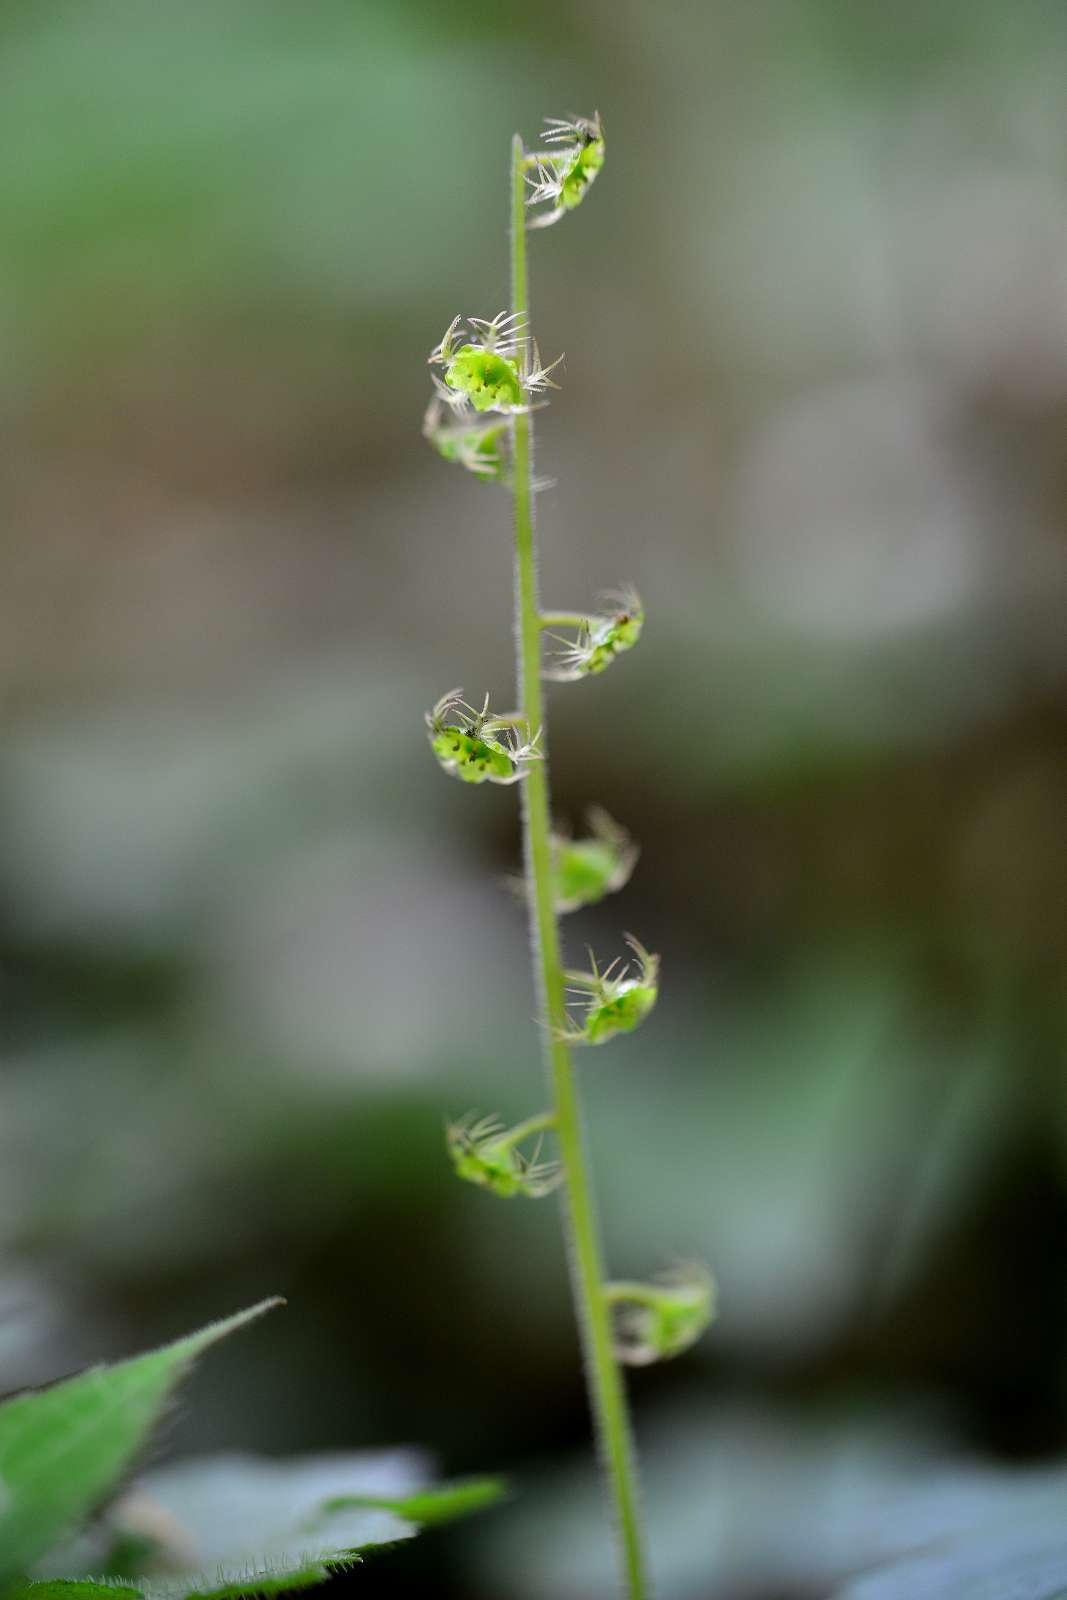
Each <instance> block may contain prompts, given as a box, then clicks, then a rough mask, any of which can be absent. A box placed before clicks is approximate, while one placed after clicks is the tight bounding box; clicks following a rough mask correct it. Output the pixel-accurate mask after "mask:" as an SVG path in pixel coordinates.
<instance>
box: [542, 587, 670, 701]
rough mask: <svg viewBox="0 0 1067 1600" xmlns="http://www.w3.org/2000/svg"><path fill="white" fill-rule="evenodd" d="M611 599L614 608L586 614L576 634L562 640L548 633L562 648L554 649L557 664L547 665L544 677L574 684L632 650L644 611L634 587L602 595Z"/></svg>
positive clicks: (603, 668) (605, 668)
mask: <svg viewBox="0 0 1067 1600" xmlns="http://www.w3.org/2000/svg"><path fill="white" fill-rule="evenodd" d="M603 598H604V599H605V600H613V601H615V603H616V609H615V610H614V611H613V612H611V613H610V614H608V615H606V616H590V617H586V618H585V619H584V620H583V622H582V624H581V626H580V627H579V628H578V634H577V637H576V638H574V639H565V638H562V637H560V635H558V634H552V635H550V637H551V638H553V639H556V640H557V642H558V643H560V644H562V645H563V646H564V648H563V649H562V650H559V651H557V652H556V659H557V661H558V662H559V666H557V667H547V668H546V669H545V674H544V675H545V677H546V678H550V679H552V680H553V681H554V682H556V683H574V682H575V681H576V680H577V679H578V678H589V677H593V676H595V675H596V674H597V673H599V672H605V671H606V670H607V668H608V667H610V666H611V663H612V662H613V661H614V660H615V658H616V656H620V655H623V654H625V652H626V651H627V650H632V649H633V647H634V645H635V644H636V643H637V641H638V639H640V637H641V630H642V628H643V627H644V625H645V612H644V607H643V606H642V604H641V596H640V595H639V594H638V593H637V590H636V589H631V588H627V589H620V590H617V591H613V592H611V593H609V594H606V595H604V596H603Z"/></svg>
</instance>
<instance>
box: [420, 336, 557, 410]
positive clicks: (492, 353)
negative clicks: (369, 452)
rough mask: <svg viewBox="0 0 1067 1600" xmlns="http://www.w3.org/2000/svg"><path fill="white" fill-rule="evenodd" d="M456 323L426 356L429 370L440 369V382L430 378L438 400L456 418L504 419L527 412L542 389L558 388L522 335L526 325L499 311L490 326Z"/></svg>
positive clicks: (533, 346)
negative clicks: (489, 414) (486, 415)
mask: <svg viewBox="0 0 1067 1600" xmlns="http://www.w3.org/2000/svg"><path fill="white" fill-rule="evenodd" d="M467 322H468V323H469V327H467V326H464V322H463V318H462V317H456V318H454V319H453V321H452V323H451V324H450V326H449V327H448V329H447V330H446V332H445V335H444V338H443V339H442V340H441V341H440V343H439V344H438V345H436V346H435V348H434V349H433V350H431V352H430V357H429V360H430V365H431V366H439V367H443V368H444V382H441V380H440V379H438V378H436V377H435V378H434V388H435V390H436V395H437V399H438V400H440V401H441V402H443V404H445V405H447V406H448V407H450V409H451V410H452V411H453V412H454V413H455V415H456V416H457V417H460V418H462V417H465V416H467V415H469V412H470V409H471V408H472V407H473V409H474V410H475V411H477V412H485V411H502V412H504V413H506V414H508V415H511V414H514V413H515V412H521V411H529V410H530V409H531V406H532V405H533V403H534V401H535V400H536V399H537V397H538V396H539V395H541V394H542V393H543V392H544V391H545V390H546V389H555V388H558V385H557V384H556V383H554V382H553V381H552V378H551V376H550V374H551V373H552V372H553V371H554V369H555V368H556V367H557V366H558V365H559V362H560V361H562V359H563V357H562V356H560V357H559V358H558V359H557V360H556V361H553V362H552V363H551V364H550V365H549V366H547V367H546V366H544V365H543V364H542V362H541V356H540V352H539V351H538V348H537V345H536V343H535V342H534V341H533V340H532V339H530V338H529V336H528V335H527V333H526V320H525V318H524V317H522V316H520V315H518V314H517V313H515V312H507V311H501V312H499V313H498V314H497V316H495V317H493V318H492V319H491V320H486V318H484V317H468V318H467Z"/></svg>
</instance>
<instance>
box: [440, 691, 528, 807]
mask: <svg viewBox="0 0 1067 1600" xmlns="http://www.w3.org/2000/svg"><path fill="white" fill-rule="evenodd" d="M462 696H463V690H462V689H450V690H449V692H448V693H447V694H444V695H442V696H441V698H440V700H438V702H437V704H436V705H435V706H434V708H433V710H432V711H428V712H427V713H426V726H427V728H428V729H429V731H430V748H431V749H432V750H433V753H434V755H435V756H436V757H437V759H438V761H439V762H440V764H441V766H442V767H443V768H444V770H445V771H446V772H447V773H449V775H450V776H451V777H453V778H458V779H459V780H460V782H461V783H504V784H506V783H518V781H519V779H520V778H524V777H525V776H526V769H527V767H528V766H529V763H530V762H531V761H539V760H540V759H541V754H540V751H539V750H538V749H537V740H538V738H539V733H538V734H534V735H533V737H532V738H531V737H530V736H529V727H528V726H527V729H526V733H527V737H526V739H525V741H520V739H519V735H518V731H517V729H518V719H517V718H516V719H514V720H512V719H510V718H500V717H492V716H490V714H489V696H488V695H486V697H485V704H484V705H483V706H482V709H481V710H480V711H475V709H474V707H473V706H469V705H468V704H467V702H466V701H465V700H464V699H463V698H462ZM450 719H451V720H450Z"/></svg>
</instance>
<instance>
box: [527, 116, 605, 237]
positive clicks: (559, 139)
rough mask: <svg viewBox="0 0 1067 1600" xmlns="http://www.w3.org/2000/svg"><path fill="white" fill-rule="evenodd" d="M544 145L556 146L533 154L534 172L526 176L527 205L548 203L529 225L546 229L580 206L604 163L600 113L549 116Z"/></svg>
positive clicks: (543, 135) (602, 128)
mask: <svg viewBox="0 0 1067 1600" xmlns="http://www.w3.org/2000/svg"><path fill="white" fill-rule="evenodd" d="M541 137H542V139H543V141H544V143H545V144H552V145H559V146H560V147H561V148H560V149H559V150H558V151H557V150H548V151H544V152H543V153H541V154H539V155H538V156H536V157H532V158H531V161H536V167H535V175H534V176H533V177H530V178H527V180H526V181H527V183H528V184H529V185H530V194H529V195H528V196H527V200H526V204H527V205H529V206H537V205H547V206H548V208H549V209H548V210H547V211H542V212H540V213H539V214H538V215H536V216H535V217H534V219H533V221H532V222H531V223H530V224H529V226H530V227H531V228H547V227H550V226H551V225H552V223H553V222H558V221H559V219H560V217H562V216H563V214H564V212H566V211H573V210H574V209H575V207H576V206H580V205H581V203H582V201H583V200H584V199H585V197H586V195H587V193H588V192H589V187H590V185H591V184H592V182H593V180H594V178H595V177H596V175H597V173H598V172H599V171H600V169H601V167H602V166H603V165H604V124H603V123H602V122H601V120H600V113H599V112H597V113H596V114H595V115H594V116H592V117H570V118H561V117H548V118H547V119H546V124H545V131H544V133H543V134H542V135H541Z"/></svg>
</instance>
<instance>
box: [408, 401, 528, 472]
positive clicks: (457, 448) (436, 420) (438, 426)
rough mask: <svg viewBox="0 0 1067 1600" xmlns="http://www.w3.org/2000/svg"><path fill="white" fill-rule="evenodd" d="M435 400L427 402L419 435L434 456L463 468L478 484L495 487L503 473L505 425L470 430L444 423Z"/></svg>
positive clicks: (486, 425) (482, 425)
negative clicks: (427, 441) (434, 453)
mask: <svg viewBox="0 0 1067 1600" xmlns="http://www.w3.org/2000/svg"><path fill="white" fill-rule="evenodd" d="M443 409H444V408H443V405H442V402H441V400H440V398H439V397H437V396H435V397H434V399H432V400H431V401H430V404H429V406H428V407H427V410H426V416H425V419H424V420H423V424H422V431H423V435H424V436H425V437H426V438H427V439H428V440H429V441H430V443H431V444H432V445H433V447H434V449H435V450H436V451H437V453H438V455H440V456H442V457H443V458H444V459H445V460H446V461H455V462H457V463H458V464H459V465H460V466H461V467H466V469H467V471H468V472H472V473H473V474H474V476H475V477H476V478H477V479H478V480H479V481H480V482H481V483H498V482H499V481H500V480H501V478H502V476H503V470H504V452H503V444H504V439H505V436H506V434H507V430H508V425H507V423H506V422H482V423H479V424H476V425H474V426H465V425H464V424H463V423H456V422H455V421H451V422H450V421H447V420H446V419H445V417H444V415H443Z"/></svg>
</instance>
